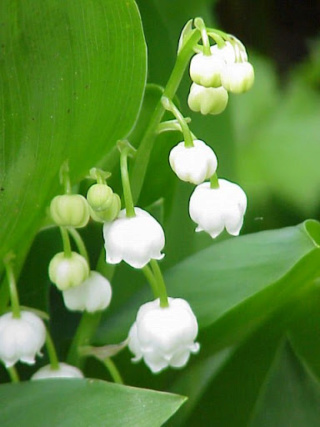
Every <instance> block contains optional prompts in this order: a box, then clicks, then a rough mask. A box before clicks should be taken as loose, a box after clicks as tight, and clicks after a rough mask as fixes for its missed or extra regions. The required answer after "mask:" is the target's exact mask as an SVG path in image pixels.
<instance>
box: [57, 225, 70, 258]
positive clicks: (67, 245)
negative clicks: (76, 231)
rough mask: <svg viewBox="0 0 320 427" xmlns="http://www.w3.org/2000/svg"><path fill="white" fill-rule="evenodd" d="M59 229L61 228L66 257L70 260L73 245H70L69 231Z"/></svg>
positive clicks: (62, 228)
mask: <svg viewBox="0 0 320 427" xmlns="http://www.w3.org/2000/svg"><path fill="white" fill-rule="evenodd" d="M59 228H60V233H61V237H62V244H63V252H64V256H65V257H66V258H70V257H71V245H70V239H69V234H68V231H67V229H66V227H59Z"/></svg>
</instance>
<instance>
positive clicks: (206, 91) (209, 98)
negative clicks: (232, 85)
mask: <svg viewBox="0 0 320 427" xmlns="http://www.w3.org/2000/svg"><path fill="white" fill-rule="evenodd" d="M227 104H228V92H227V91H226V90H225V88H224V87H222V86H220V87H204V86H200V85H197V84H196V83H193V84H192V85H191V88H190V93H189V96H188V105H189V107H190V109H191V110H192V111H195V112H196V113H198V112H200V113H201V114H203V115H206V114H220V113H222V112H223V111H224V110H225V108H226V106H227Z"/></svg>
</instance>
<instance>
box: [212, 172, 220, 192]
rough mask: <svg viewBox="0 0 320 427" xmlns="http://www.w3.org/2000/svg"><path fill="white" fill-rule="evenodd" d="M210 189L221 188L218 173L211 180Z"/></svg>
mask: <svg viewBox="0 0 320 427" xmlns="http://www.w3.org/2000/svg"><path fill="white" fill-rule="evenodd" d="M210 188H215V189H217V188H220V185H219V180H218V176H217V174H216V173H215V174H213V175H212V177H211V178H210Z"/></svg>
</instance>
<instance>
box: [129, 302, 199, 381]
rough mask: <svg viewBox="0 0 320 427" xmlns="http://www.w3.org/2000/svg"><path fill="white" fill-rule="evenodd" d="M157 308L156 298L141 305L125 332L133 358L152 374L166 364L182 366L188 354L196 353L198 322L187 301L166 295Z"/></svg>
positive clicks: (165, 366)
mask: <svg viewBox="0 0 320 427" xmlns="http://www.w3.org/2000/svg"><path fill="white" fill-rule="evenodd" d="M168 302H169V306H168V307H161V306H160V301H159V299H156V300H155V301H151V302H148V303H146V304H143V305H142V306H141V307H140V309H139V311H138V314H137V318H136V321H135V322H134V324H133V325H132V327H131V329H130V332H129V344H128V345H129V349H130V351H131V352H132V353H133V354H134V358H133V361H135V362H138V361H140V360H141V359H143V360H144V362H145V364H146V365H147V366H148V367H149V368H150V369H151V371H152V372H153V373H157V372H160V371H162V370H163V369H165V368H167V367H173V368H182V367H183V366H185V365H186V364H187V362H188V360H189V357H190V354H191V353H197V352H198V351H199V349H200V345H199V343H196V342H194V341H195V339H196V337H197V334H198V323H197V319H196V317H195V315H194V314H193V312H192V310H191V307H190V305H189V304H188V303H187V301H185V300H183V299H181V298H168Z"/></svg>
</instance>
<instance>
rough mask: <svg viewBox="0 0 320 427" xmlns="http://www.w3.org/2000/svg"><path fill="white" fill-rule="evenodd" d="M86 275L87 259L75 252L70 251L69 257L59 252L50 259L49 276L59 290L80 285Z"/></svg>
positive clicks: (87, 273)
mask: <svg viewBox="0 0 320 427" xmlns="http://www.w3.org/2000/svg"><path fill="white" fill-rule="evenodd" d="M88 276H89V266H88V263H87V260H86V259H85V258H84V257H83V256H81V255H79V254H78V253H77V252H71V256H70V257H67V256H65V254H64V252H59V253H58V254H56V255H55V256H54V257H53V258H52V260H51V261H50V264H49V277H50V280H51V281H52V282H53V283H54V284H55V285H56V286H57V288H58V289H60V291H64V290H66V289H68V288H72V287H74V286H78V285H80V284H81V283H82V282H84V281H85V280H86V279H87V278H88Z"/></svg>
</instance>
